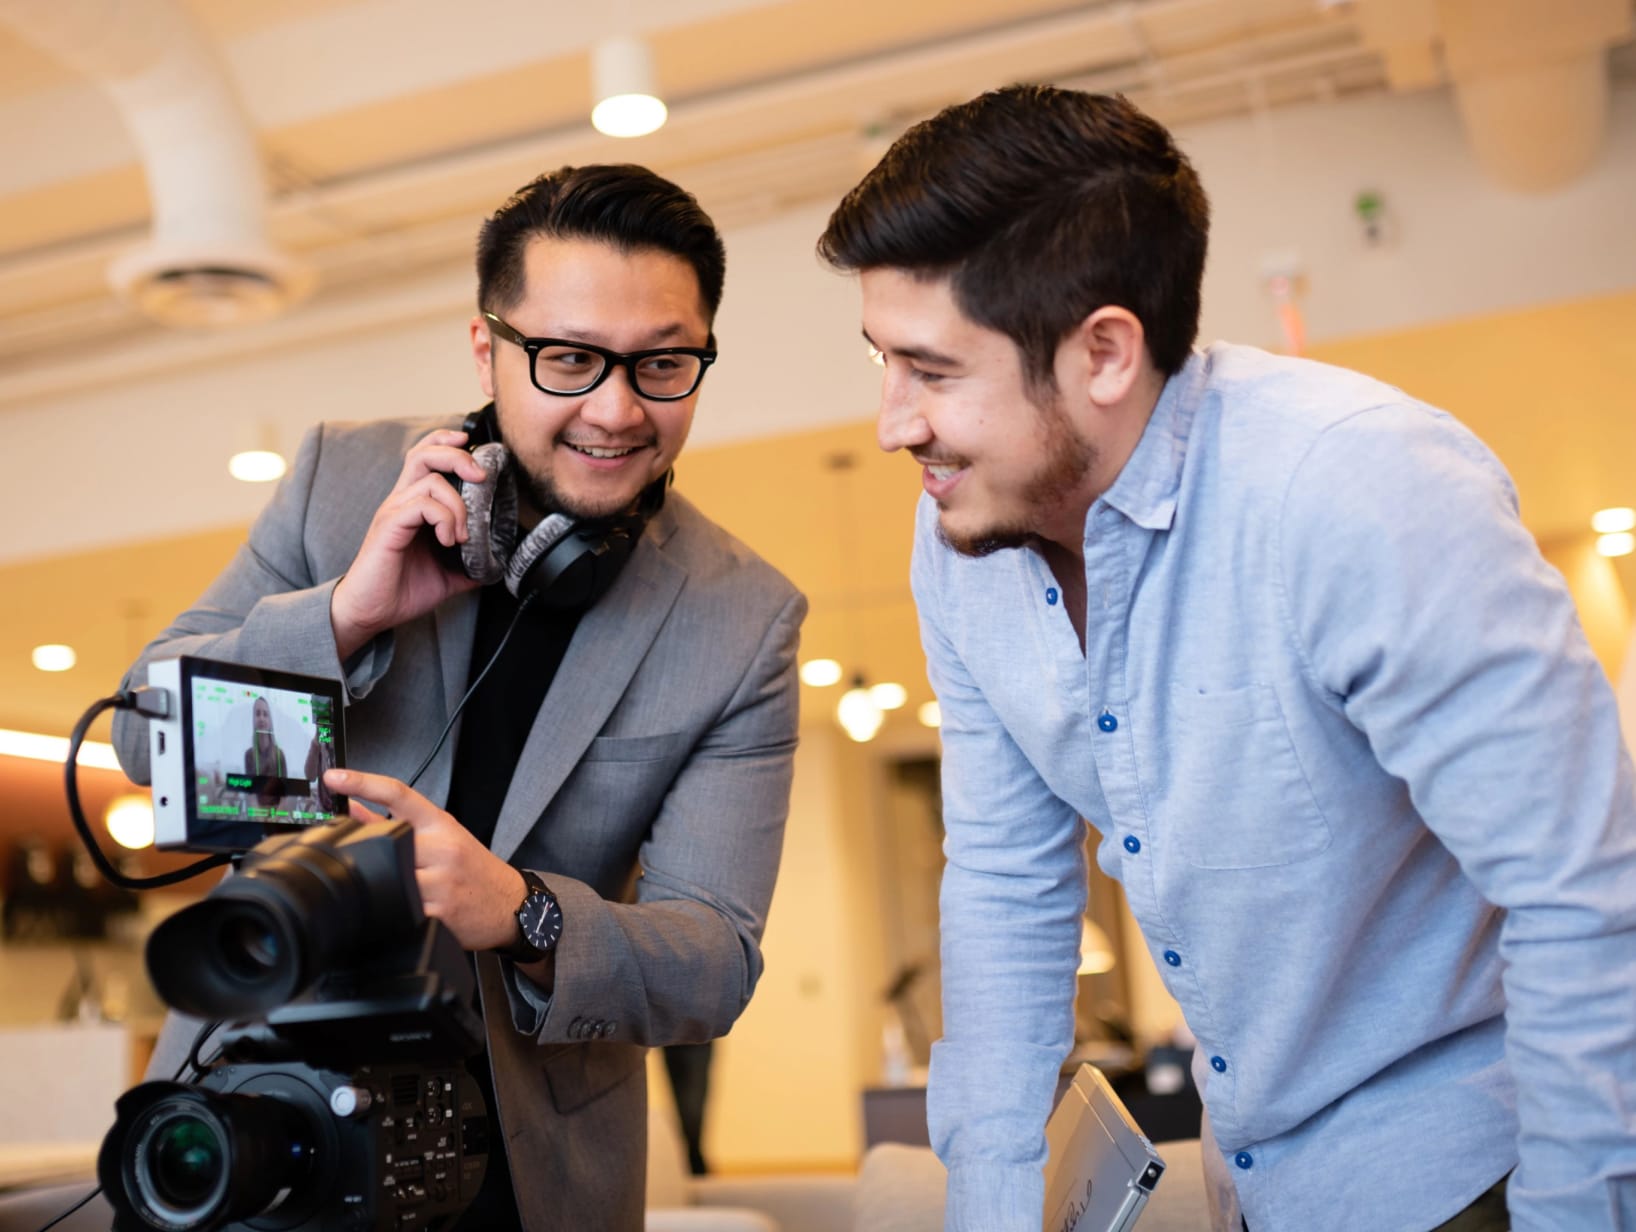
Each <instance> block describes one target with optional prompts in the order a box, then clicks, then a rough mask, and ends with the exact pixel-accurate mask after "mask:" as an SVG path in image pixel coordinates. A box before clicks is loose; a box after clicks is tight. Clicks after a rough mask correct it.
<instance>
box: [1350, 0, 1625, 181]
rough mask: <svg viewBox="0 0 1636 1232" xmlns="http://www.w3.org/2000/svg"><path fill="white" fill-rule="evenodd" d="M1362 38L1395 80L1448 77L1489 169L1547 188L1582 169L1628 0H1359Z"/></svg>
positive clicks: (1596, 143) (1419, 84)
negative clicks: (1382, 58)
mask: <svg viewBox="0 0 1636 1232" xmlns="http://www.w3.org/2000/svg"><path fill="white" fill-rule="evenodd" d="M1358 19H1359V29H1360V31H1361V33H1362V35H1363V39H1364V41H1365V43H1367V44H1368V45H1370V46H1371V47H1374V48H1376V49H1378V50H1379V51H1380V52H1382V54H1383V55H1384V56H1385V58H1386V66H1387V76H1388V78H1389V80H1390V81H1391V83H1392V85H1393V87H1394V88H1396V89H1400V90H1412V89H1420V88H1423V87H1426V86H1432V85H1440V84H1442V83H1443V82H1444V81H1448V82H1451V83H1452V84H1453V86H1454V96H1455V103H1456V106H1457V107H1458V108H1459V111H1460V119H1461V121H1462V123H1463V124H1464V126H1465V130H1466V137H1467V139H1468V140H1469V141H1470V143H1471V148H1472V152H1473V154H1475V156H1476V158H1477V161H1478V163H1479V164H1480V165H1481V166H1482V168H1483V170H1484V171H1485V172H1486V173H1487V175H1488V176H1489V178H1490V179H1492V180H1494V181H1495V182H1496V183H1498V184H1500V185H1503V186H1504V187H1506V188H1511V189H1516V190H1518V191H1521V192H1548V191H1550V190H1552V189H1555V188H1560V187H1562V186H1563V185H1565V184H1568V183H1571V182H1572V181H1573V180H1575V179H1577V178H1578V177H1579V176H1580V175H1582V174H1583V173H1584V172H1585V171H1587V170H1589V169H1590V167H1591V165H1592V164H1593V163H1594V162H1595V161H1596V159H1597V156H1598V155H1599V154H1600V153H1601V150H1602V145H1603V141H1604V139H1605V137H1606V134H1607V116H1608V65H1607V49H1608V48H1609V47H1610V46H1612V45H1613V44H1615V43H1620V42H1623V41H1625V40H1626V39H1628V38H1630V36H1631V6H1630V0H1572V3H1567V4H1564V3H1562V2H1561V0H1359V3H1358Z"/></svg>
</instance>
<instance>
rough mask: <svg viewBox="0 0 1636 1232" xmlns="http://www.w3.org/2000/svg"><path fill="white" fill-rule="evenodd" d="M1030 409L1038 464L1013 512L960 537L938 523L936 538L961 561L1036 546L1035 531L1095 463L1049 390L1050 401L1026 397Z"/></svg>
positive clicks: (1090, 449) (1088, 447)
mask: <svg viewBox="0 0 1636 1232" xmlns="http://www.w3.org/2000/svg"><path fill="white" fill-rule="evenodd" d="M1029 405H1031V406H1032V407H1033V408H1034V416H1035V422H1036V423H1037V425H1038V428H1039V436H1040V450H1039V452H1040V465H1039V469H1038V470H1036V471H1035V472H1034V474H1033V475H1031V476H1029V478H1028V480H1027V482H1026V483H1025V484H1024V485H1023V489H1022V492H1021V494H1020V495H1019V497H1018V499H1017V505H1018V508H1017V509H1016V510H1015V511H1013V512H1011V513H1010V514H1009V515H1008V516H1005V517H1001V518H999V519H997V520H996V521H995V522H994V523H992V524H991V525H989V526H985V527H981V528H979V529H977V530H975V531H968V532H965V533H959V532H951V531H950V530H949V529H948V527H947V526H946V525H944V523H943V520H942V519H941V518H939V519H938V522H937V537H938V539H939V540H941V541H942V542H943V543H944V544H946V545H947V546H949V547H951V548H953V549H954V550H955V551H956V552H958V553H960V555H962V556H970V557H981V556H991V555H993V554H994V553H995V552H1001V551H1004V550H1005V549H1007V548H1021V547H1028V546H1030V545H1032V544H1033V543H1035V542H1036V541H1037V540H1038V539H1039V532H1038V527H1040V526H1041V525H1043V524H1044V523H1045V522H1046V521H1048V520H1049V519H1050V518H1051V517H1052V516H1053V515H1054V514H1055V513H1056V511H1057V509H1058V508H1059V507H1060V506H1061V505H1062V504H1063V502H1065V501H1066V500H1068V499H1069V498H1070V497H1071V496H1072V495H1073V494H1074V492H1075V491H1076V490H1077V489H1078V488H1079V487H1080V485H1081V484H1082V483H1083V482H1084V479H1085V476H1086V475H1088V474H1090V472H1091V471H1092V470H1093V469H1095V467H1096V465H1097V463H1098V461H1099V460H1100V453H1099V451H1098V450H1097V448H1096V446H1095V445H1092V444H1090V443H1089V442H1087V441H1082V440H1080V439H1079V437H1078V436H1077V435H1076V434H1075V433H1074V430H1073V428H1072V427H1070V426H1069V423H1068V417H1067V416H1066V415H1065V414H1064V413H1063V411H1062V409H1061V407H1060V406H1059V405H1058V403H1057V400H1056V398H1055V396H1054V391H1053V396H1052V398H1051V400H1050V401H1035V400H1034V399H1032V398H1030V399H1029Z"/></svg>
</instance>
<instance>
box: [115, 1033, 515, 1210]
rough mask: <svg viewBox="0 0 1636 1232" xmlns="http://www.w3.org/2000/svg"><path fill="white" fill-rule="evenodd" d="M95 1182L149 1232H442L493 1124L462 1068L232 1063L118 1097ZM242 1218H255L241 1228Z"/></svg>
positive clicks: (467, 1190)
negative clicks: (216, 1230) (411, 1231)
mask: <svg viewBox="0 0 1636 1232" xmlns="http://www.w3.org/2000/svg"><path fill="white" fill-rule="evenodd" d="M115 1108H116V1112H117V1116H118V1121H117V1123H116V1128H115V1131H114V1133H113V1134H110V1135H109V1137H108V1138H107V1140H106V1141H105V1142H104V1144H103V1152H102V1153H103V1158H102V1159H100V1160H99V1163H98V1172H99V1175H101V1177H102V1180H103V1184H104V1186H108V1187H109V1192H110V1193H112V1192H113V1191H114V1186H113V1185H110V1181H113V1182H114V1183H115V1185H117V1187H118V1189H119V1190H120V1191H122V1193H123V1194H124V1195H125V1198H126V1202H127V1203H128V1208H129V1209H121V1204H120V1203H116V1210H117V1211H118V1212H119V1214H118V1217H117V1218H116V1220H115V1228H116V1230H117V1232H127V1230H132V1232H135V1230H145V1229H150V1228H206V1227H220V1226H224V1225H222V1224H219V1223H217V1222H216V1220H219V1219H222V1218H226V1219H228V1220H231V1221H232V1222H230V1223H228V1224H226V1225H225V1226H228V1227H232V1228H239V1227H254V1228H258V1229H259V1228H281V1229H301V1230H302V1232H366V1230H368V1229H387V1228H391V1229H397V1228H403V1227H413V1228H437V1227H439V1226H442V1225H444V1224H445V1223H446V1222H451V1221H452V1218H453V1217H454V1216H456V1215H458V1214H459V1213H460V1212H461V1211H462V1210H464V1209H465V1207H466V1205H467V1204H468V1203H469V1202H470V1201H471V1200H472V1199H473V1198H475V1197H476V1196H477V1191H478V1189H479V1188H480V1187H481V1186H482V1183H483V1172H484V1168H485V1165H486V1162H487V1153H488V1120H487V1115H486V1112H485V1109H484V1106H483V1097H482V1095H481V1093H480V1092H479V1090H478V1088H477V1083H476V1082H475V1081H474V1080H473V1079H472V1077H471V1076H470V1075H469V1074H467V1073H466V1071H465V1069H464V1068H463V1067H459V1066H454V1067H449V1066H443V1067H438V1066H429V1065H416V1064H396V1065H392V1064H387V1065H363V1066H358V1067H356V1068H353V1069H347V1070H337V1069H324V1068H317V1067H314V1066H310V1065H306V1064H304V1063H301V1062H295V1061H285V1062H277V1061H274V1062H259V1063H258V1062H242V1063H238V1062H224V1063H221V1064H218V1065H216V1066H213V1067H212V1068H211V1069H210V1070H209V1071H208V1072H207V1073H206V1074H205V1076H204V1077H203V1078H201V1079H200V1080H199V1082H197V1083H196V1084H193V1085H191V1086H183V1085H181V1084H179V1083H170V1082H150V1083H144V1084H143V1085H141V1086H139V1087H135V1088H133V1089H132V1090H130V1091H128V1092H127V1093H126V1094H125V1095H123V1096H121V1097H120V1099H119V1101H118V1102H117V1104H116V1105H115ZM245 1220H253V1222H250V1223H246V1222H243V1221H245Z"/></svg>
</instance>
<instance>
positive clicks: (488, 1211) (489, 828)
mask: <svg viewBox="0 0 1636 1232" xmlns="http://www.w3.org/2000/svg"><path fill="white" fill-rule="evenodd" d="M517 607H518V603H517V600H516V599H515V598H514V597H513V596H512V594H511V592H510V591H509V590H507V589H506V588H505V587H504V586H489V587H487V588H486V589H485V590H484V591H483V593H482V595H481V596H480V597H479V599H478V605H477V633H476V635H475V636H474V637H473V639H472V656H471V668H470V676H469V678H468V681H467V687H468V688H470V687H471V686H470V682H471V681H472V680H475V679H477V677H478V675H479V674H480V673H481V672H482V671H483V669H484V668H485V667H486V666H487V665H488V662H489V659H490V658H491V657H492V656H493V654H494V651H495V648H496V647H498V646H499V645H500V642H501V639H502V638H504V637H505V633H506V628H507V626H509V625H510V624H511V620H512V618H513V617H514V616H516V615H517ZM581 615H582V612H580V611H577V610H576V611H550V610H540V609H539V603H538V601H536V602H535V604H534V605H533V606H531V607H530V608H529V609H528V610H527V611H526V612H524V613H523V614H522V617H521V619H519V620H518V622H517V628H516V629H515V630H514V631H513V632H512V634H511V639H510V640H509V641H507V642H506V644H505V650H504V651H503V652H502V653H501V655H500V658H499V661H498V662H496V663H495V664H494V666H493V667H491V668H489V670H488V675H486V676H484V677H483V683H482V684H481V685H479V686H478V688H477V691H476V692H475V693H474V694H472V698H471V700H470V701H469V702H467V703H466V709H465V713H464V715H463V717H462V719H461V725H460V739H459V741H458V743H457V744H456V745H455V753H454V773H453V776H452V777H451V779H450V782H449V801H448V806H447V807H448V811H449V813H450V814H451V815H452V816H453V817H454V818H455V819H456V820H457V821H459V822H460V823H461V824H462V825H463V826H465V827H466V829H468V830H470V831H471V832H472V833H473V834H475V835H476V836H477V837H478V838H479V839H481V840H482V841H483V845H484V846H488V845H489V844H490V843H491V842H492V841H493V839H494V827H495V823H496V822H497V821H498V820H499V817H500V805H501V804H502V803H503V802H504V801H505V798H506V789H507V788H508V787H510V785H511V776H512V774H513V773H514V772H515V770H516V769H517V761H518V758H519V757H521V756H522V751H523V745H524V743H525V742H526V741H527V740H528V733H529V729H530V728H532V727H533V726H534V716H535V715H536V714H537V713H538V712H539V709H540V703H541V702H543V701H544V700H545V695H546V691H547V690H548V689H550V687H551V681H552V680H553V679H554V678H555V677H556V674H557V668H558V667H560V666H561V665H562V657H563V655H564V654H566V653H567V651H568V643H569V642H570V641H572V640H573V636H574V630H575V629H576V628H578V627H579V618H580V616H581ZM466 1068H467V1070H468V1071H469V1072H470V1073H471V1075H472V1077H473V1078H475V1079H476V1080H477V1084H478V1086H479V1087H481V1088H482V1091H483V1099H484V1100H485V1101H486V1102H487V1104H488V1108H489V1119H490V1121H491V1122H493V1123H494V1130H493V1132H492V1133H491V1134H490V1135H489V1142H490V1144H491V1145H490V1149H489V1162H488V1171H487V1172H486V1173H485V1174H484V1177H483V1188H482V1191H481V1192H480V1193H479V1194H478V1196H477V1199H476V1201H474V1202H473V1203H472V1204H471V1206H469V1207H468V1208H467V1209H466V1213H465V1214H464V1215H463V1216H462V1217H461V1220H460V1222H459V1223H458V1224H456V1225H455V1227H456V1232H513V1230H515V1232H522V1223H521V1220H520V1219H519V1217H518V1214H517V1202H516V1198H515V1196H514V1195H513V1194H512V1190H511V1170H510V1167H509V1164H508V1161H507V1160H506V1152H505V1139H504V1136H503V1135H502V1134H501V1133H500V1132H499V1125H498V1120H497V1118H496V1114H495V1100H494V1080H493V1076H492V1075H491V1074H490V1072H489V1058H488V1053H487V1051H484V1052H480V1053H478V1054H477V1055H476V1056H474V1057H471V1058H470V1059H469V1060H468V1061H467V1062H466Z"/></svg>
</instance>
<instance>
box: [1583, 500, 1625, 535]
mask: <svg viewBox="0 0 1636 1232" xmlns="http://www.w3.org/2000/svg"><path fill="white" fill-rule="evenodd" d="M1591 529H1592V530H1594V531H1595V532H1596V533H1597V534H1599V535H1611V534H1614V533H1615V532H1618V531H1622V530H1636V509H1631V508H1630V507H1629V506H1626V505H1616V506H1614V507H1613V508H1612V509H1598V510H1597V511H1596V512H1595V513H1593V514H1591Z"/></svg>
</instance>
